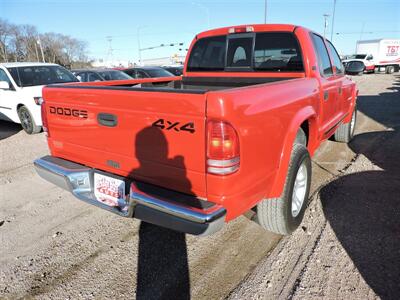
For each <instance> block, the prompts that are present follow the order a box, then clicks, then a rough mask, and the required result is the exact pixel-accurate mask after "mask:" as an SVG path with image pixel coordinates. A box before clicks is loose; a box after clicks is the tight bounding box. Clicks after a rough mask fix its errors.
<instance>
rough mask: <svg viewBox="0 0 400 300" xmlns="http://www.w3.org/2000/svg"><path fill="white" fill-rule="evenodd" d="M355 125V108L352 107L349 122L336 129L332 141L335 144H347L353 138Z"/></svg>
mask: <svg viewBox="0 0 400 300" xmlns="http://www.w3.org/2000/svg"><path fill="white" fill-rule="evenodd" d="M356 123H357V106H355V107H354V110H353V114H352V115H351V121H350V122H349V123H346V124H340V125H339V127H338V128H337V129H336V132H335V135H334V139H335V141H336V142H341V143H349V142H350V141H351V140H352V139H353V137H354V130H355V129H356Z"/></svg>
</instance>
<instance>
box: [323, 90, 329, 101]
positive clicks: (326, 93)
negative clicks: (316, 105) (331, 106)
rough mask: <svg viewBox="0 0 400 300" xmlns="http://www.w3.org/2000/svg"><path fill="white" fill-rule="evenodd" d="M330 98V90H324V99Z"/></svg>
mask: <svg viewBox="0 0 400 300" xmlns="http://www.w3.org/2000/svg"><path fill="white" fill-rule="evenodd" d="M328 98H329V92H328V91H325V92H324V100H325V101H327V100H328Z"/></svg>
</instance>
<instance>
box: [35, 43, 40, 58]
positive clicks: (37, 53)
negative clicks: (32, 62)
mask: <svg viewBox="0 0 400 300" xmlns="http://www.w3.org/2000/svg"><path fill="white" fill-rule="evenodd" d="M35 52H36V60H37V61H39V52H38V50H37V44H36V43H35Z"/></svg>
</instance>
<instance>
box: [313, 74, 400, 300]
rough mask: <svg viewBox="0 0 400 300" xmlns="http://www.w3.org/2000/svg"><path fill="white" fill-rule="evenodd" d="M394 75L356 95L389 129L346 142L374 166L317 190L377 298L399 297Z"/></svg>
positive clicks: (399, 120)
mask: <svg viewBox="0 0 400 300" xmlns="http://www.w3.org/2000/svg"><path fill="white" fill-rule="evenodd" d="M399 78H400V77H397V78H396V81H395V83H394V85H393V87H392V88H391V89H392V90H393V92H391V93H382V94H380V95H379V96H360V97H359V100H358V107H359V109H360V110H361V111H362V112H363V113H364V114H365V115H367V116H368V117H370V118H372V119H374V120H375V121H377V122H379V123H381V124H383V125H385V126H386V127H388V128H392V129H393V131H379V132H369V133H364V134H360V135H357V136H356V137H355V138H354V140H353V141H352V142H351V143H350V145H349V146H350V147H351V148H352V150H353V151H354V152H355V153H357V154H359V155H364V156H365V157H366V158H367V159H368V160H369V161H370V162H371V163H372V164H374V165H375V166H376V167H377V168H376V170H375V171H366V172H365V171H364V172H363V171H362V170H361V172H358V173H352V174H350V175H346V176H343V177H340V178H339V179H337V180H336V181H333V182H331V183H330V184H328V185H327V186H326V187H324V188H323V189H322V190H321V193H320V197H321V202H322V206H323V209H324V213H325V215H326V218H327V220H328V222H329V223H330V225H331V227H332V229H333V230H334V232H335V234H336V236H337V238H338V239H339V241H340V242H341V244H342V246H343V247H344V249H345V250H346V252H347V253H348V255H349V257H350V258H351V259H352V261H353V262H354V264H355V266H356V267H357V269H358V271H359V272H360V274H361V275H362V276H363V278H364V280H365V281H366V282H367V284H368V285H369V286H370V287H371V288H372V289H373V290H374V292H375V293H376V294H377V295H378V296H379V297H381V298H382V299H399V297H400V284H399V280H400V159H399V158H400V93H399V88H400V87H399ZM361 168H362V166H361ZM380 169H382V170H380Z"/></svg>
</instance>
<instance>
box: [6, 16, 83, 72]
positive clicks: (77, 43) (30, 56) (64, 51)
mask: <svg viewBox="0 0 400 300" xmlns="http://www.w3.org/2000/svg"><path fill="white" fill-rule="evenodd" d="M39 43H40V45H39ZM40 46H41V47H42V48H41V49H40ZM41 50H43V56H44V57H42V51H41ZM86 52H87V43H86V42H84V41H81V40H78V39H75V38H73V37H71V36H68V35H63V34H59V33H54V32H47V33H42V34H40V33H39V32H38V31H37V29H36V27H35V26H32V25H13V24H10V23H9V22H7V21H5V20H2V19H0V62H1V61H4V62H7V61H42V60H43V59H44V60H45V61H46V62H52V63H58V64H61V65H64V66H74V65H87V64H89V61H88V58H87V56H86Z"/></svg>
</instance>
